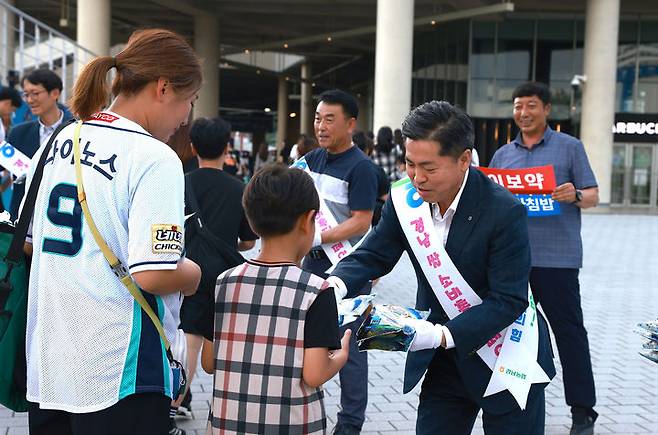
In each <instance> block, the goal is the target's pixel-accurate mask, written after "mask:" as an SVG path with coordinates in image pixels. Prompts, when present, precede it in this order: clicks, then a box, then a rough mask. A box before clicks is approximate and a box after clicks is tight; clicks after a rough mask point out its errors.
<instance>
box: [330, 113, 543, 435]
mask: <svg viewBox="0 0 658 435" xmlns="http://www.w3.org/2000/svg"><path fill="white" fill-rule="evenodd" d="M402 132H403V134H404V136H405V137H406V138H407V142H406V150H407V153H406V163H407V174H408V175H409V178H410V180H411V182H412V184H413V187H414V188H415V189H416V190H417V192H418V195H419V196H420V198H422V200H423V201H424V202H425V203H427V204H422V205H420V207H430V208H431V220H432V223H433V224H434V227H435V229H436V235H437V242H442V243H443V244H444V245H445V250H446V252H447V254H448V255H449V256H450V259H451V260H452V262H453V263H454V265H455V266H456V268H457V270H458V272H459V274H461V276H462V277H463V278H464V280H465V281H466V283H468V285H469V286H470V287H471V288H472V289H473V291H474V292H475V293H476V294H477V296H479V298H480V299H481V300H482V303H481V304H479V305H473V306H472V307H471V308H469V309H466V310H465V311H463V312H462V313H461V314H459V315H457V316H456V317H454V316H453V317H454V318H453V319H452V320H450V319H449V317H448V315H447V314H446V311H444V309H443V308H442V305H441V304H440V303H439V300H438V299H437V296H435V291H434V290H433V288H432V286H431V284H430V282H429V281H428V280H427V278H426V276H425V274H424V272H423V269H422V267H421V265H420V264H419V262H418V259H417V258H416V256H415V255H414V249H413V248H415V246H413V247H412V245H410V244H409V242H408V240H407V237H406V236H405V234H404V231H403V229H402V227H401V225H400V221H399V218H398V214H397V213H398V212H399V211H396V208H395V205H394V202H393V201H392V200H391V199H389V200H388V201H387V202H386V204H385V206H384V209H383V213H382V218H381V221H380V222H379V224H378V225H377V227H375V228H374V229H373V230H372V231H371V232H370V234H369V235H368V236H367V238H366V239H365V240H364V242H363V244H362V245H361V246H360V247H359V248H358V249H357V250H356V251H355V252H353V253H352V254H351V255H349V256H348V257H346V258H345V259H343V261H341V262H340V263H339V264H338V266H337V268H336V269H335V270H334V272H333V273H332V276H331V277H329V279H328V280H329V281H330V282H331V283H332V284H333V285H334V290H335V293H336V294H337V295H338V296H337V297H338V298H340V297H344V296H348V297H350V296H353V295H352V294H348V292H347V289H350V291H351V292H349V293H352V292H353V290H355V289H360V288H361V287H362V286H363V284H364V283H365V282H366V281H367V280H368V279H372V278H374V277H379V276H384V275H386V274H387V273H389V272H390V271H391V269H392V268H393V267H394V266H395V264H396V263H397V261H398V260H399V258H400V256H401V255H402V252H403V251H407V252H408V253H409V256H410V258H411V260H412V264H413V266H414V269H415V271H416V275H417V279H418V291H417V297H416V308H418V309H420V310H431V314H430V316H429V318H428V320H427V321H419V322H417V324H415V325H414V326H415V327H416V337H415V338H414V341H413V343H412V345H411V348H410V352H409V353H408V356H407V364H406V368H405V378H404V392H405V393H407V392H409V391H411V390H412V389H413V388H414V386H415V385H416V384H417V383H418V382H419V381H420V379H421V378H422V377H423V375H424V374H425V380H424V381H423V385H422V389H421V393H420V404H419V406H418V419H417V422H416V432H417V433H419V434H437V433H442V434H449V435H452V434H455V435H457V434H468V433H470V432H471V430H472V427H473V424H474V422H475V419H476V416H477V414H478V412H479V410H480V409H482V410H483V424H484V430H485V433H486V434H488V435H489V434H500V435H513V434H519V435H532V434H543V433H544V387H545V386H546V383H534V384H532V385H531V386H530V390H529V393H528V396H527V403H526V406H525V409H524V410H523V409H521V407H520V406H519V405H518V404H517V401H516V400H515V398H514V397H513V396H512V394H511V393H510V392H509V391H507V390H503V391H501V392H498V393H495V394H493V395H488V396H487V397H483V396H484V393H485V390H486V389H487V385H488V383H489V380H490V378H491V376H492V370H491V369H490V368H489V367H488V366H487V365H486V364H485V363H484V362H483V360H482V359H481V358H480V357H479V356H478V354H476V351H477V350H478V349H479V348H481V347H483V346H485V345H486V344H487V342H488V341H489V340H490V339H492V337H494V336H496V334H497V333H498V332H499V331H501V330H503V329H505V328H506V327H507V326H509V325H511V324H513V323H514V322H515V320H517V319H519V317H520V316H521V315H522V314H523V313H524V311H525V310H526V309H527V308H528V275H529V272H530V246H529V242H528V230H527V223H526V220H527V218H526V210H525V208H524V207H523V205H522V204H520V203H519V202H518V201H517V200H516V199H515V198H514V197H513V196H512V195H511V194H510V193H509V192H507V191H506V190H504V189H503V188H502V187H500V186H498V185H496V184H494V183H492V182H491V181H490V180H489V179H488V178H487V177H486V176H485V175H484V174H482V173H481V172H480V171H479V170H477V169H475V168H471V167H470V162H471V149H472V147H473V126H472V123H471V121H470V119H469V118H468V116H467V115H466V114H465V113H464V112H463V111H461V110H460V109H457V108H455V107H453V106H451V105H450V104H449V103H446V102H437V101H432V102H430V103H425V104H423V105H421V106H419V107H417V108H416V109H414V110H413V111H412V112H411V113H410V114H409V115H408V116H407V118H406V119H405V121H404V123H403V124H402ZM394 189H395V187H394ZM404 223H405V224H406V225H408V222H406V221H405V222H404ZM419 243H420V241H419ZM413 245H416V243H415V242H414V243H413ZM416 248H417V247H416ZM423 260H424V259H423ZM432 281H433V280H432ZM531 362H532V364H534V361H531ZM537 362H538V363H539V365H540V366H541V368H542V369H543V371H544V372H545V373H546V374H547V375H548V377H550V378H552V377H553V376H554V375H555V368H554V366H553V360H552V350H551V347H550V342H549V340H548V330H547V326H546V322H545V321H544V319H543V318H542V317H541V315H540V316H539V321H538V352H537ZM545 379H546V380H548V378H547V377H546V378H545Z"/></svg>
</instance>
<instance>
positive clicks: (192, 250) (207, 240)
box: [185, 175, 245, 301]
mask: <svg viewBox="0 0 658 435" xmlns="http://www.w3.org/2000/svg"><path fill="white" fill-rule="evenodd" d="M185 203H186V205H187V208H188V210H189V211H190V212H191V213H194V215H193V216H191V217H190V218H189V219H188V221H187V222H186V223H185V256H186V257H187V258H189V259H190V260H192V261H194V262H195V263H196V264H198V265H199V267H200V268H201V282H200V283H199V288H198V289H197V294H203V295H209V296H210V297H211V299H212V300H213V301H214V299H215V283H216V282H217V276H218V275H219V274H221V273H222V272H224V271H226V270H228V269H230V268H232V267H235V266H238V265H240V264H242V263H244V262H245V259H244V257H243V256H242V255H240V253H239V252H238V251H237V249H236V248H235V247H233V246H230V245H229V244H228V243H227V242H225V241H224V240H222V239H221V238H219V237H217V236H216V235H214V234H213V233H212V232H210V230H208V228H207V227H206V226H205V225H204V223H203V222H204V220H203V216H201V209H200V208H199V204H198V202H197V199H196V194H195V193H194V186H193V185H192V180H191V178H190V176H189V175H186V176H185Z"/></svg>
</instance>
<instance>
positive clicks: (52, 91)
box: [7, 68, 70, 219]
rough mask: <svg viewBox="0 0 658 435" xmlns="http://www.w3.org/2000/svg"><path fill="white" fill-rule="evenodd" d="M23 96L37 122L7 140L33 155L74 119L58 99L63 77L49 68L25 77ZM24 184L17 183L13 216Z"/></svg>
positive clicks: (23, 126)
mask: <svg viewBox="0 0 658 435" xmlns="http://www.w3.org/2000/svg"><path fill="white" fill-rule="evenodd" d="M21 85H22V87H23V99H24V100H25V101H26V102H27V104H28V106H29V107H30V110H31V111H32V114H33V115H34V116H36V117H37V119H36V120H35V121H30V122H25V123H22V124H19V125H16V126H15V127H14V128H13V129H12V130H11V132H10V133H9V136H8V137H7V142H9V143H10V144H12V145H13V146H14V147H16V148H17V149H18V150H19V151H21V152H22V153H23V154H25V155H26V156H28V157H30V158H31V157H33V156H34V154H35V153H36V152H37V150H38V149H39V147H40V146H41V145H42V144H44V143H46V142H47V141H48V139H50V136H51V135H52V134H53V132H54V131H55V130H56V129H57V127H59V125H60V124H61V123H62V122H64V121H67V120H68V119H69V118H70V114H68V113H67V112H66V111H64V110H61V109H60V108H59V106H58V104H57V100H58V98H59V96H60V94H61V92H62V80H61V79H60V78H59V76H58V75H57V74H55V73H54V72H52V71H51V70H49V69H45V68H43V69H37V70H34V71H32V72H31V73H29V74H27V75H26V76H25V77H23V81H22V82H21ZM23 193H24V186H23V185H22V184H16V185H14V193H13V196H12V198H11V206H10V207H9V211H10V213H11V217H12V219H16V218H18V207H19V205H20V203H21V200H22V199H23Z"/></svg>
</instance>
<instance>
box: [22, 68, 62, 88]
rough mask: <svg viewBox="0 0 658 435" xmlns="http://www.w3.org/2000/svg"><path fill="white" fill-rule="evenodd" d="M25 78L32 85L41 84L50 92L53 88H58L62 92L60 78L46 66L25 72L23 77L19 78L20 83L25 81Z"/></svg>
mask: <svg viewBox="0 0 658 435" xmlns="http://www.w3.org/2000/svg"><path fill="white" fill-rule="evenodd" d="M25 80H27V81H28V82H30V83H32V84H34V85H41V86H43V87H44V88H45V89H46V90H47V91H48V92H51V91H52V90H53V89H58V90H59V91H60V92H62V79H60V78H59V76H58V75H57V74H55V73H54V72H52V71H51V70H49V69H48V68H40V69H35V70H34V71H32V72H30V73H27V74H26V75H25V76H24V77H23V80H21V83H25Z"/></svg>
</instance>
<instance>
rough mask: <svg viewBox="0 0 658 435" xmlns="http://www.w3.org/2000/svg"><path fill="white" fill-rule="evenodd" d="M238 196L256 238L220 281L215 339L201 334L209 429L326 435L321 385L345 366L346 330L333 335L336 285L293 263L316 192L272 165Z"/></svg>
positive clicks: (299, 174)
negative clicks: (209, 390)
mask: <svg viewBox="0 0 658 435" xmlns="http://www.w3.org/2000/svg"><path fill="white" fill-rule="evenodd" d="M243 203H244V207H245V211H246V214H247V218H248V220H249V223H250V225H251V227H252V228H253V229H254V231H255V232H256V233H257V234H258V235H260V237H261V241H262V245H261V251H260V254H259V255H258V257H257V258H256V259H254V260H249V261H247V262H246V263H244V264H242V265H240V266H237V267H235V268H233V269H230V270H228V271H226V272H225V273H223V274H222V275H220V276H219V277H218V278H217V287H216V298H215V300H216V303H215V331H214V338H215V340H214V346H213V342H211V341H209V340H207V339H206V340H205V342H204V346H203V352H202V357H201V363H202V366H203V368H204V370H206V371H207V372H208V373H214V388H213V401H212V405H211V409H210V418H209V420H210V421H209V426H210V428H209V429H210V432H212V433H213V434H215V433H220V432H221V433H222V434H228V433H241V434H242V433H257V434H263V433H272V434H275V433H276V434H306V433H324V432H325V431H326V427H327V422H326V414H325V410H324V403H323V397H324V393H323V391H322V384H323V383H324V382H326V381H328V380H329V379H331V378H332V377H333V376H334V375H335V374H336V373H338V371H339V370H340V369H341V368H342V367H343V365H345V362H346V361H347V356H348V353H349V340H350V335H351V332H350V330H349V329H348V330H347V331H346V333H345V335H344V336H343V338H342V340H339V337H340V335H339V331H338V312H337V308H336V298H335V296H334V291H333V289H332V288H330V287H329V284H328V283H327V282H326V281H325V280H324V279H322V278H320V277H318V276H316V275H313V274H311V273H310V272H307V271H305V270H302V269H301V268H300V267H299V264H300V262H301V260H302V258H303V257H304V255H306V253H307V252H308V251H309V249H311V245H312V243H313V237H314V235H315V213H316V211H317V210H318V209H319V207H320V201H319V197H318V194H317V192H316V190H315V187H314V185H313V180H312V179H311V177H310V176H309V175H307V174H306V173H304V172H303V171H302V170H300V169H291V168H286V167H282V166H271V167H267V168H265V169H263V170H261V171H260V172H259V173H258V174H256V176H255V177H254V178H253V179H252V180H251V181H250V182H249V184H248V185H247V187H246V189H245V192H244V196H243ZM334 350H335V352H331V351H334ZM363 382H368V380H367V379H363Z"/></svg>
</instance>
